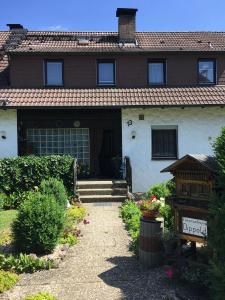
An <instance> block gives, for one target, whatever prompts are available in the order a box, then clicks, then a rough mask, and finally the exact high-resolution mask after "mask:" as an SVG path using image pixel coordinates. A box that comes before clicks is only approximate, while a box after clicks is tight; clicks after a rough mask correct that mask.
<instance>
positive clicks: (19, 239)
mask: <svg viewBox="0 0 225 300" xmlns="http://www.w3.org/2000/svg"><path fill="white" fill-rule="evenodd" d="M64 221H65V211H64V209H63V208H62V206H60V205H59V204H58V203H57V202H56V200H55V198H54V197H53V196H48V195H42V194H40V193H38V192H36V193H31V194H30V195H29V198H28V199H27V200H25V201H24V202H23V203H22V204H21V206H20V207H19V210H18V216H17V219H16V220H15V221H14V222H13V224H12V232H13V237H14V242H15V246H16V249H17V250H19V251H20V252H25V253H37V254H42V253H43V254H44V253H50V252H52V251H53V249H54V248H55V246H56V244H57V241H58V238H59V236H60V233H61V231H62V229H63V225H64Z"/></svg>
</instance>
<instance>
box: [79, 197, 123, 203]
mask: <svg viewBox="0 0 225 300" xmlns="http://www.w3.org/2000/svg"><path fill="white" fill-rule="evenodd" d="M126 198H127V197H126V196H117V195H113V196H112V195H86V196H80V200H81V202H83V203H92V202H123V201H125V200H126Z"/></svg>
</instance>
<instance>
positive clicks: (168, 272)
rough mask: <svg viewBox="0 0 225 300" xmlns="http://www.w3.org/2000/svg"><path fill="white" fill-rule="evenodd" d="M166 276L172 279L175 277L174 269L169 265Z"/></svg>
mask: <svg viewBox="0 0 225 300" xmlns="http://www.w3.org/2000/svg"><path fill="white" fill-rule="evenodd" d="M166 276H167V277H168V278H169V279H172V278H173V269H172V268H171V267H168V268H167V269H166Z"/></svg>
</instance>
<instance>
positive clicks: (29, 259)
mask: <svg viewBox="0 0 225 300" xmlns="http://www.w3.org/2000/svg"><path fill="white" fill-rule="evenodd" d="M53 267H54V263H53V261H51V260H48V261H46V260H43V259H40V258H37V257H34V256H32V255H27V254H22V253H20V254H19V255H18V256H13V255H3V254H0V269H3V270H5V271H14V272H16V273H24V272H25V273H34V272H35V271H38V270H49V269H51V268H53Z"/></svg>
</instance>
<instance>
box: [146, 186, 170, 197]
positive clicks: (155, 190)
mask: <svg viewBox="0 0 225 300" xmlns="http://www.w3.org/2000/svg"><path fill="white" fill-rule="evenodd" d="M170 194H171V193H170V190H169V187H168V185H167V182H163V183H158V184H154V185H152V186H151V188H150V189H149V190H148V192H147V196H148V197H150V196H153V195H154V196H156V198H157V199H160V198H165V197H168V196H169V195H170Z"/></svg>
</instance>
